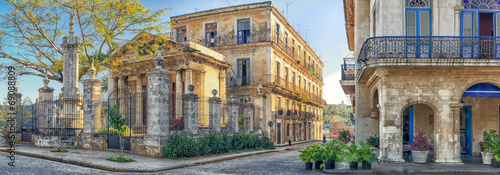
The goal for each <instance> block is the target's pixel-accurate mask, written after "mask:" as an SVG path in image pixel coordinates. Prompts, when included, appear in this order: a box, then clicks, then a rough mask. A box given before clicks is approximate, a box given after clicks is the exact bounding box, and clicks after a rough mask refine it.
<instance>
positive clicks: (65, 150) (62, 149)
mask: <svg viewBox="0 0 500 175" xmlns="http://www.w3.org/2000/svg"><path fill="white" fill-rule="evenodd" d="M50 152H68V150H67V149H66V148H61V147H55V148H52V150H50Z"/></svg>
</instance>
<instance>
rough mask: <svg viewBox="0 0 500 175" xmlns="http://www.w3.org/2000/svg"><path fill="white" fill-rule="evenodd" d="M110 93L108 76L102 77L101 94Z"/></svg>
mask: <svg viewBox="0 0 500 175" xmlns="http://www.w3.org/2000/svg"><path fill="white" fill-rule="evenodd" d="M106 92H108V75H104V76H103V77H101V93H106Z"/></svg>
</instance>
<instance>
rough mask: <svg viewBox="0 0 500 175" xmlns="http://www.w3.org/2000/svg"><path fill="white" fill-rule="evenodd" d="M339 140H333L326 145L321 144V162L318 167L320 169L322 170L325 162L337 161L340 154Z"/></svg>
mask: <svg viewBox="0 0 500 175" xmlns="http://www.w3.org/2000/svg"><path fill="white" fill-rule="evenodd" d="M340 142H342V141H340V140H338V139H333V140H331V141H330V142H328V143H324V144H322V147H323V148H324V150H323V160H325V162H323V163H322V164H321V166H320V168H321V169H323V166H325V165H324V164H325V163H326V162H333V161H338V157H339V155H340V152H341V150H340V149H341V148H340Z"/></svg>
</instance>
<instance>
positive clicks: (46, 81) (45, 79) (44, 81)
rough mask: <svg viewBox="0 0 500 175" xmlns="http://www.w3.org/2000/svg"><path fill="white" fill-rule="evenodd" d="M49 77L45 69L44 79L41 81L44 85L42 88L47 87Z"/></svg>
mask: <svg viewBox="0 0 500 175" xmlns="http://www.w3.org/2000/svg"><path fill="white" fill-rule="evenodd" d="M49 81H50V80H49V75H48V71H47V69H45V78H44V79H43V84H44V85H45V86H44V88H48V87H49Z"/></svg>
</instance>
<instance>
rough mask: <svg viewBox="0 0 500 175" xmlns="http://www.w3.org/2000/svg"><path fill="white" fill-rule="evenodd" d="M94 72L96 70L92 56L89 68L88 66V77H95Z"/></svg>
mask: <svg viewBox="0 0 500 175" xmlns="http://www.w3.org/2000/svg"><path fill="white" fill-rule="evenodd" d="M96 72H97V70H96V69H95V68H94V58H92V61H91V62H90V68H89V74H90V79H95V74H96Z"/></svg>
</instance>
